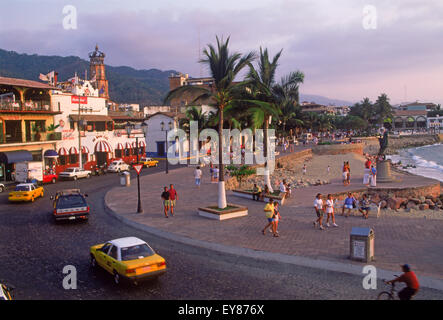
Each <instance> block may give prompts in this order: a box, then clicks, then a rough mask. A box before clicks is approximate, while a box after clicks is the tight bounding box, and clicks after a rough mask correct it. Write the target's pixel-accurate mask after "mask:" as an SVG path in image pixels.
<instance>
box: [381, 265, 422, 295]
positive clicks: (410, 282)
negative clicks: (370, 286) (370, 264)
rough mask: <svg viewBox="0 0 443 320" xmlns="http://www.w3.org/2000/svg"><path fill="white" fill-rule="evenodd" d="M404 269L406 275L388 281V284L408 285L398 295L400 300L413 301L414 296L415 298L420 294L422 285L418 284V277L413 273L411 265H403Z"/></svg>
mask: <svg viewBox="0 0 443 320" xmlns="http://www.w3.org/2000/svg"><path fill="white" fill-rule="evenodd" d="M402 269H403V272H404V273H403V274H402V275H401V276H400V277H398V278H396V279H394V280H391V281H387V282H386V283H389V284H392V283H395V282H404V283H406V288H404V289H403V290H401V291H400V292H399V293H398V297H399V298H400V300H411V298H412V296H414V295H415V294H416V293H417V292H418V289H419V288H420V284H419V283H418V279H417V276H416V275H415V273H414V272H413V271H411V268H410V267H409V265H407V264H405V265H402Z"/></svg>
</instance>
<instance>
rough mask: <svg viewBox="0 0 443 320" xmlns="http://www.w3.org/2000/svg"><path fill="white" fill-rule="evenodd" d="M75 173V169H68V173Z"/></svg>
mask: <svg viewBox="0 0 443 320" xmlns="http://www.w3.org/2000/svg"><path fill="white" fill-rule="evenodd" d="M74 171H75V169H74V168H68V169H66V172H74Z"/></svg>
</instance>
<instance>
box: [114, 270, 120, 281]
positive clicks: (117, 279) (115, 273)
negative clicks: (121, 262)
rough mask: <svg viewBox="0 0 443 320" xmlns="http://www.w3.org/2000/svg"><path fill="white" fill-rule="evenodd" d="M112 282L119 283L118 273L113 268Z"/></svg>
mask: <svg viewBox="0 0 443 320" xmlns="http://www.w3.org/2000/svg"><path fill="white" fill-rule="evenodd" d="M114 283H115V284H120V275H119V274H118V272H117V271H115V270H114Z"/></svg>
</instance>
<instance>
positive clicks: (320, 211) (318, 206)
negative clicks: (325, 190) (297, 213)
mask: <svg viewBox="0 0 443 320" xmlns="http://www.w3.org/2000/svg"><path fill="white" fill-rule="evenodd" d="M314 209H315V213H316V214H317V220H316V221H314V228H316V227H317V225H318V226H319V229H320V230H324V228H323V225H322V219H323V215H324V210H325V209H324V207H323V200H322V199H321V193H318V194H317V196H316V197H315V200H314Z"/></svg>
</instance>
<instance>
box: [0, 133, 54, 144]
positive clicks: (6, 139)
mask: <svg viewBox="0 0 443 320" xmlns="http://www.w3.org/2000/svg"><path fill="white" fill-rule="evenodd" d="M60 140H62V133H61V132H40V133H39V134H35V133H34V134H32V135H27V137H25V141H23V140H22V136H21V135H16V136H12V135H8V134H6V136H2V134H1V133H0V144H18V145H19V144H27V143H32V144H38V142H50V141H60Z"/></svg>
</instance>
